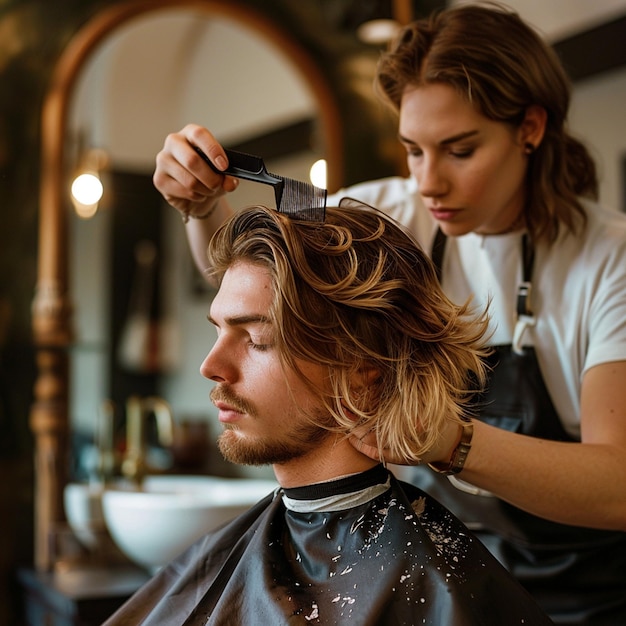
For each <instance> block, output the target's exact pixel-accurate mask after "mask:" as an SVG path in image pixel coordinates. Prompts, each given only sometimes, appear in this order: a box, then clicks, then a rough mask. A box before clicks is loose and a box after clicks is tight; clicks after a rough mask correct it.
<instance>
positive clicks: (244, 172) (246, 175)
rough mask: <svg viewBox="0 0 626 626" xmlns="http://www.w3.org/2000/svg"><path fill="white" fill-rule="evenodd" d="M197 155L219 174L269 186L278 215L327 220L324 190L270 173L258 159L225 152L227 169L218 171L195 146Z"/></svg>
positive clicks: (312, 220)
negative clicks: (271, 189) (272, 189)
mask: <svg viewBox="0 0 626 626" xmlns="http://www.w3.org/2000/svg"><path fill="white" fill-rule="evenodd" d="M196 152H197V153H198V154H199V155H200V156H201V157H202V158H203V159H204V160H205V161H206V162H207V163H208V164H209V165H210V166H211V168H212V169H213V170H214V171H215V172H218V173H219V174H228V175H229V176H235V177H236V178H243V179H245V180H251V181H254V182H257V183H263V184H265V185H271V186H272V187H273V188H274V196H275V198H276V210H277V211H279V212H280V213H284V214H285V215H288V216H289V217H292V218H294V219H299V220H305V221H308V222H323V221H324V219H325V218H326V195H327V192H326V189H322V188H321V187H316V186H315V185H312V184H311V183H305V182H304V181H301V180H294V179H293V178H286V177H285V176H279V175H278V174H271V173H270V172H268V171H267V169H266V167H265V163H264V162H263V159H262V158H261V157H258V156H254V155H252V154H246V153H245V152H237V151H236V150H224V152H225V153H226V156H227V157H228V167H227V168H226V169H225V170H218V169H217V168H216V167H215V165H213V163H211V161H210V160H209V158H208V157H207V155H206V154H204V152H202V150H200V148H197V147H196Z"/></svg>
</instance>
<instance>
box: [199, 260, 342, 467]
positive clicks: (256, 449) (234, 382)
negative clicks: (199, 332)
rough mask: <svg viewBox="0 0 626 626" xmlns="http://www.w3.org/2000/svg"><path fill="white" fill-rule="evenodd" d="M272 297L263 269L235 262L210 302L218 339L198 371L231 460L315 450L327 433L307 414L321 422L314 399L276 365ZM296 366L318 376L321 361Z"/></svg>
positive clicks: (280, 459)
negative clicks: (210, 385)
mask: <svg viewBox="0 0 626 626" xmlns="http://www.w3.org/2000/svg"><path fill="white" fill-rule="evenodd" d="M272 298H273V287H272V282H271V278H270V275H269V273H268V271H267V270H266V269H265V268H263V267H261V266H259V265H255V264H253V263H249V262H238V263H236V264H235V265H233V266H231V267H230V268H229V269H228V270H227V271H226V274H225V275H224V278H223V281H222V284H221V286H220V289H219V291H218V293H217V295H216V296H215V298H214V300H213V303H212V304H211V312H210V321H211V322H212V323H213V324H214V325H215V327H216V329H217V335H218V338H217V341H216V342H215V345H214V346H213V348H212V349H211V351H210V352H209V354H208V355H207V357H206V359H205V360H204V362H203V363H202V366H201V368H200V372H201V373H202V375H203V376H204V377H205V378H208V379H211V380H213V381H215V382H216V383H217V384H216V386H215V388H214V389H213V391H212V392H211V400H212V401H213V403H214V404H215V406H216V407H217V408H218V409H219V420H220V422H221V423H222V425H223V426H224V432H223V433H222V435H221V436H220V438H219V440H218V445H219V448H220V450H221V452H222V454H223V455H224V456H225V457H226V458H227V459H228V460H229V461H232V462H235V463H240V464H246V465H262V464H284V463H287V462H288V461H291V460H293V459H302V458H303V457H306V456H307V455H310V454H315V453H316V451H317V450H318V448H319V446H320V445H321V443H322V442H324V441H327V440H328V439H329V437H330V435H329V433H328V431H326V430H324V429H322V428H319V427H318V426H313V425H312V424H311V423H310V421H309V419H308V418H307V415H308V416H310V415H314V416H315V417H316V418H317V421H318V423H325V422H328V419H329V418H328V416H327V412H326V411H325V410H324V409H323V408H322V403H321V401H320V399H319V398H318V397H316V396H315V395H314V394H313V393H312V391H311V390H310V389H309V388H308V387H307V386H306V385H305V384H304V382H303V381H302V380H300V379H299V378H298V377H297V376H296V374H295V373H294V372H292V371H287V370H285V368H283V367H282V365H281V362H280V358H279V354H278V350H277V348H276V333H275V329H274V327H273V324H272V321H271V320H270V319H269V311H270V305H271V303H272ZM299 365H300V367H301V368H302V370H303V372H304V373H305V374H306V376H307V377H308V378H309V379H310V380H311V381H312V382H314V383H317V384H321V383H322V382H323V380H324V371H323V369H322V368H321V367H320V366H318V365H313V364H311V363H300V364H299Z"/></svg>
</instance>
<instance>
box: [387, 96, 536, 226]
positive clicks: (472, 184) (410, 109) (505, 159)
mask: <svg viewBox="0 0 626 626" xmlns="http://www.w3.org/2000/svg"><path fill="white" fill-rule="evenodd" d="M399 135H400V140H401V141H402V143H403V145H404V146H405V148H406V151H407V160H408V165H409V169H410V171H411V174H412V176H413V177H414V178H415V179H416V180H417V183H418V186H419V191H420V194H421V196H422V198H423V200H424V204H425V206H426V208H427V209H428V210H429V211H430V212H431V213H432V215H433V217H434V218H435V219H436V220H437V222H438V223H439V225H440V227H441V229H442V230H443V232H444V233H445V234H446V235H452V236H458V235H464V234H466V233H469V232H476V233H480V234H485V235H491V234H497V233H503V232H506V231H508V230H510V229H512V228H514V227H517V226H519V225H520V220H521V216H522V208H523V205H524V197H525V189H524V181H525V177H526V169H527V166H528V156H527V155H526V154H525V153H524V143H523V141H522V131H521V130H516V129H513V128H512V127H510V126H508V125H507V124H504V123H501V122H494V121H493V120H490V119H488V118H486V117H485V116H483V115H481V114H480V113H478V112H477V111H476V109H474V107H472V106H471V105H470V104H469V103H468V102H466V101H465V100H464V99H463V98H462V97H461V96H460V95H459V94H458V93H457V91H455V89H454V88H453V87H451V86H449V85H445V84H430V85H426V86H423V87H409V88H407V89H406V91H405V92H404V95H403V97H402V102H401V106H400V126H399Z"/></svg>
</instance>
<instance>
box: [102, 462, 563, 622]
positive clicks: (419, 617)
mask: <svg viewBox="0 0 626 626" xmlns="http://www.w3.org/2000/svg"><path fill="white" fill-rule="evenodd" d="M373 470H374V471H373ZM373 470H369V471H368V472H366V473H365V474H369V475H371V474H372V472H373V473H374V474H376V473H378V475H379V476H380V473H381V472H385V474H386V470H384V469H383V468H382V466H378V468H373ZM383 482H384V481H383ZM551 623H552V622H551V621H550V620H549V619H548V618H547V617H546V616H545V615H544V613H542V612H541V610H540V609H539V608H538V607H537V605H536V604H535V602H534V600H532V599H531V597H530V596H529V595H528V594H527V592H526V591H525V590H524V589H523V588H522V587H521V586H520V585H519V584H518V583H517V582H516V581H515V580H514V579H513V578H512V577H511V576H510V574H508V572H507V571H506V570H505V569H504V568H503V567H502V566H500V564H499V563H498V562H497V561H496V560H495V559H494V557H492V556H491V555H490V554H489V552H488V551H487V550H486V549H485V548H484V547H483V546H482V544H481V543H480V542H479V541H478V540H476V539H474V538H473V537H472V536H471V534H470V533H469V531H468V530H467V529H466V528H465V526H463V525H462V524H461V523H460V522H459V521H458V520H457V519H456V518H454V517H453V516H452V515H451V514H450V513H449V512H448V511H447V510H446V509H444V508H443V507H442V506H441V505H439V504H438V503H437V502H436V501H434V500H433V499H432V498H430V497H429V496H427V495H426V494H425V493H424V492H422V491H421V490H419V489H418V488H416V487H414V486H412V485H409V484H407V483H402V482H399V481H397V480H396V479H395V478H394V477H393V476H391V485H390V488H389V489H388V490H387V491H386V492H384V493H383V494H382V495H379V496H378V497H376V498H374V499H373V500H371V501H370V502H367V503H365V504H361V505H359V506H356V507H353V508H350V509H348V510H345V511H335V512H315V513H295V512H293V511H289V510H287V509H286V508H285V505H284V503H283V500H282V498H281V493H280V491H279V492H278V493H277V494H271V495H269V496H268V497H266V498H264V499H263V500H262V501H261V502H259V503H258V504H257V505H255V506H254V507H253V508H252V509H250V510H249V511H248V512H246V513H244V514H243V515H240V516H239V517H237V518H236V519H235V520H233V521H232V522H230V523H228V524H226V525H225V526H223V527H222V528H221V529H219V530H217V531H215V532H212V533H210V534H208V535H206V536H205V537H203V538H202V539H201V540H199V541H197V542H196V543H195V544H194V545H193V546H191V547H190V548H189V549H188V550H187V551H186V552H185V553H184V554H183V555H181V556H180V557H179V558H177V559H176V560H175V561H174V562H173V563H171V564H170V565H168V566H167V567H165V568H164V569H162V570H161V571H160V572H159V573H158V574H157V575H156V576H155V577H154V578H152V579H151V580H150V581H148V583H146V585H145V586H144V587H142V588H141V589H140V590H139V591H138V592H137V593H136V594H135V595H134V596H133V597H132V598H130V599H129V600H128V601H127V602H126V604H124V605H123V606H122V607H121V608H120V609H119V610H118V611H117V612H116V613H115V614H114V615H113V616H112V617H111V618H110V619H109V620H108V621H107V622H106V623H105V626H114V625H115V626H118V625H120V626H121V625H123V626H134V625H139V624H142V625H146V626H148V625H150V626H177V625H182V624H185V625H186V626H189V625H192V624H193V625H194V626H195V625H199V624H211V625H217V624H219V625H229V626H281V625H283V624H298V625H300V624H306V625H308V624H326V625H330V624H333V625H336V624H355V625H357V626H366V625H367V626H369V625H380V626H383V625H389V626H391V625H393V626H400V625H402V624H405V625H407V626H415V625H418V624H430V625H431V626H461V625H463V626H466V625H475V626H478V625H480V626H491V625H492V626H512V625H515V624H524V625H529V626H541V625H543V624H551Z"/></svg>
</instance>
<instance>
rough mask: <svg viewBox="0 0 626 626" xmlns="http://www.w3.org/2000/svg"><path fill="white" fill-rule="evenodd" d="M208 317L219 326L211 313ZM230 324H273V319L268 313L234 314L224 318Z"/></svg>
mask: <svg viewBox="0 0 626 626" xmlns="http://www.w3.org/2000/svg"><path fill="white" fill-rule="evenodd" d="M207 319H208V320H209V322H211V324H213V325H214V326H218V324H217V322H216V321H215V320H214V319H213V318H212V317H211V315H207ZM224 321H225V322H226V324H228V326H242V325H243V324H271V323H272V320H271V319H270V318H269V317H267V315H261V314H257V315H232V316H230V317H226V318H225V319H224Z"/></svg>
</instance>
